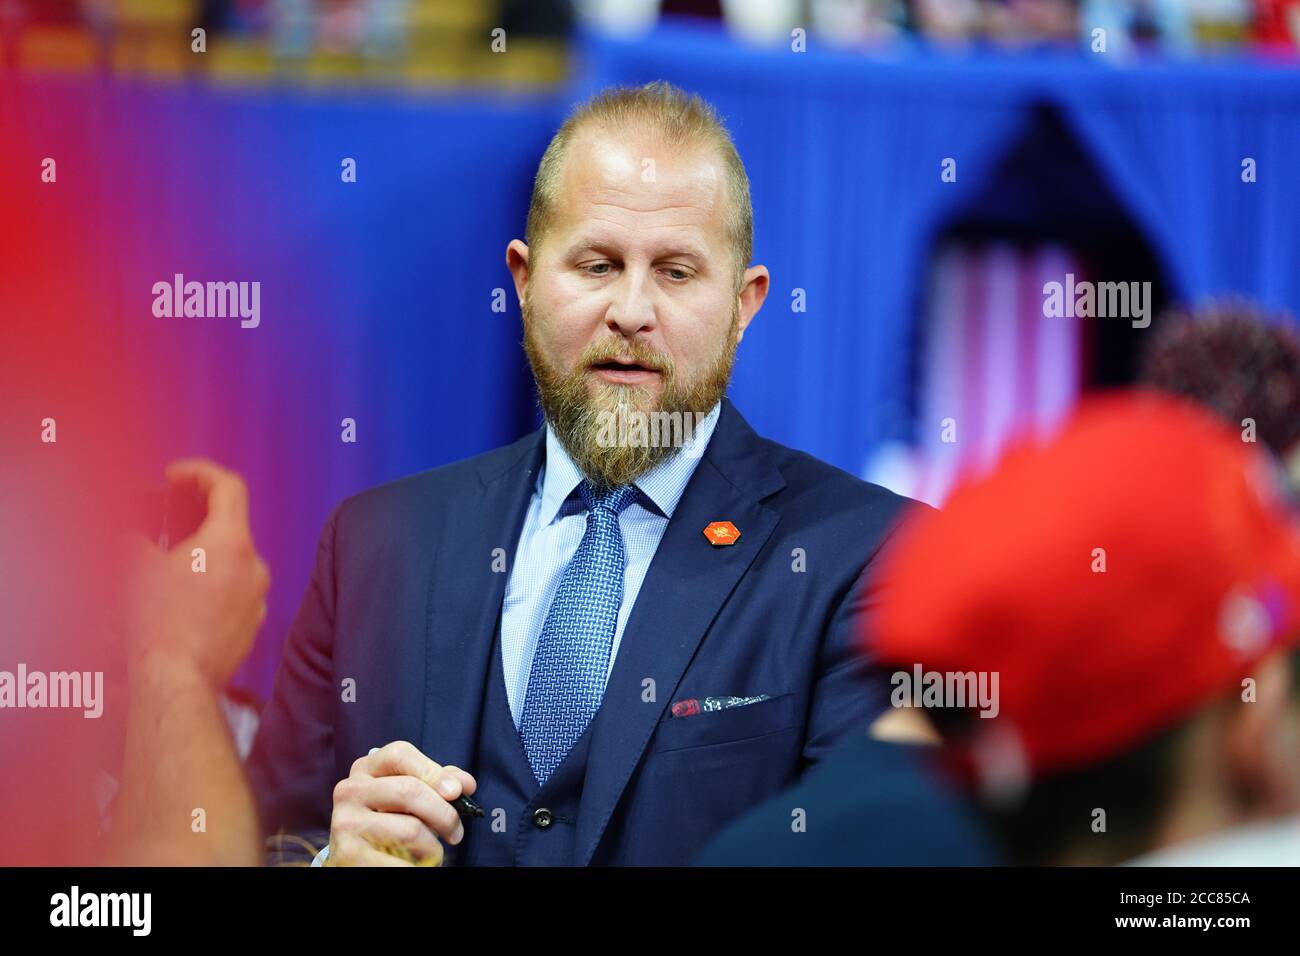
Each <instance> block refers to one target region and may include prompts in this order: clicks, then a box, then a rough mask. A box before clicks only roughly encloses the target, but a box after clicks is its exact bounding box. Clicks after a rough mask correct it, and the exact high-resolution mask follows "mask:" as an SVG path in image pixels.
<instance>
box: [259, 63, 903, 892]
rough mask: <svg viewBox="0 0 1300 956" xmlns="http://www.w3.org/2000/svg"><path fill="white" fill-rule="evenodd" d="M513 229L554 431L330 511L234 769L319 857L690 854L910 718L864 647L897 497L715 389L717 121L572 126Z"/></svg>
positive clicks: (710, 115)
mask: <svg viewBox="0 0 1300 956" xmlns="http://www.w3.org/2000/svg"><path fill="white" fill-rule="evenodd" d="M526 236H527V241H526V242H525V241H522V240H519V239H515V240H514V241H512V242H510V243H509V244H508V246H507V249H506V265H507V267H508V268H509V270H510V272H511V275H512V277H513V279H514V285H515V292H516V294H517V296H518V299H519V302H520V307H521V312H522V316H523V345H524V351H525V354H526V356H527V358H528V361H529V364H530V366H531V368H532V371H533V376H534V378H535V380H536V383H537V390H538V396H539V399H540V405H541V408H542V411H543V413H544V417H545V425H544V427H542V428H540V429H538V430H536V431H535V432H533V433H532V434H530V435H528V436H527V437H525V438H523V439H522V440H520V441H518V442H516V443H514V444H513V445H510V446H507V447H504V448H499V449H496V450H494V451H490V452H487V453H485V454H483V455H480V456H478V457H476V458H472V459H469V460H466V461H462V462H457V463H454V464H451V465H447V466H445V467H442V468H437V469H434V470H432V471H428V472H425V473H422V474H419V475H415V476H412V477H409V478H405V479H402V480H399V481H395V482H391V483H389V484H386V485H383V486H381V487H378V488H374V489H371V490H369V491H366V492H363V493H362V494H359V495H356V496H353V497H351V498H348V499H347V500H345V501H344V502H343V503H342V504H341V505H340V506H339V507H337V508H336V509H335V511H334V513H333V514H332V515H331V516H330V518H329V520H328V522H327V524H326V527H325V530H324V532H323V534H322V536H321V541H320V547H319V550H318V557H317V564H316V568H315V571H314V573H313V575H312V579H311V583H310V585H309V587H308V589H307V592H306V594H305V595H304V598H303V602H302V606H301V609H300V611H299V613H298V616H297V618H296V619H295V621H294V624H293V627H292V629H291V631H290V633H289V636H288V639H287V640H286V643H285V646H284V651H283V657H282V659H281V664H280V669H279V673H278V674H277V677H276V683H275V690H274V693H273V695H272V699H271V701H270V703H269V704H268V706H267V708H266V711H265V713H264V715H263V720H262V725H261V728H260V730H259V734H258V737H257V740H256V741H255V743H254V746H253V752H252V756H251V757H250V759H249V762H248V767H249V773H250V775H251V778H252V781H253V788H254V791H255V792H256V793H257V796H258V801H259V807H260V809H261V816H262V820H263V823H264V825H265V826H266V828H267V830H268V832H270V833H272V834H274V833H276V832H278V831H280V830H283V831H286V832H287V833H291V834H297V835H300V836H302V837H304V838H309V839H310V838H312V837H315V839H316V841H318V845H319V842H324V840H326V839H327V840H328V845H327V846H326V847H324V849H323V850H322V851H321V853H320V854H318V856H317V860H316V862H322V863H323V862H324V861H326V860H328V862H329V863H330V864H332V865H339V864H350V865H357V864H360V865H392V864H394V863H424V864H430V863H432V864H436V863H440V862H442V861H443V860H444V854H446V856H445V859H446V860H447V861H448V862H454V863H457V864H462V865H499V866H511V865H534V864H542V865H579V866H581V865H587V864H656V865H663V864H676V863H683V862H686V861H687V860H688V859H689V857H690V855H691V854H692V853H694V852H695V850H696V849H697V848H698V846H699V845H700V843H701V842H702V841H703V840H704V839H706V838H707V837H709V836H711V835H712V834H713V833H714V832H715V831H716V830H717V829H718V828H719V827H721V826H722V825H724V824H725V823H726V822H727V821H729V820H730V819H732V818H733V817H735V816H737V815H738V814H739V813H741V812H743V811H744V810H745V809H747V808H748V807H750V806H752V805H753V804H754V803H755V802H756V801H758V800H761V799H763V798H765V797H767V796H769V795H770V794H773V793H776V792H777V791H779V790H780V789H781V788H782V787H784V786H787V785H788V784H789V783H791V782H792V781H793V780H795V779H797V778H798V777H799V776H800V775H801V774H802V773H803V772H804V771H805V770H806V769H807V768H808V767H810V766H812V765H815V764H816V763H818V762H819V761H820V760H822V759H823V758H824V757H825V755H826V754H827V753H829V752H830V750H831V749H833V748H834V747H835V746H837V745H838V744H839V743H840V742H841V741H842V740H844V739H845V738H846V737H847V736H849V735H851V734H854V733H857V732H859V731H861V730H863V729H865V728H866V727H867V726H868V725H869V724H871V723H872V722H873V721H875V720H876V719H877V718H879V717H880V716H881V715H882V714H887V715H888V717H894V716H896V715H895V714H894V712H892V711H890V709H889V707H888V702H887V696H888V687H887V685H886V684H885V683H884V682H883V680H882V679H881V678H880V675H878V674H876V673H874V672H873V671H872V670H871V668H870V665H869V662H868V661H866V660H863V659H862V657H861V655H860V654H859V653H858V650H857V646H856V644H857V640H856V634H857V629H858V627H859V626H860V620H859V619H860V616H861V614H862V613H863V612H864V611H867V610H869V609H870V607H871V604H872V601H873V595H872V592H871V590H870V586H869V582H868V581H867V579H865V578H864V577H863V575H862V571H863V569H864V567H866V566H867V565H869V564H870V563H871V561H872V560H873V558H874V556H875V554H876V552H877V550H878V549H879V548H880V546H881V544H882V543H883V542H884V540H885V539H886V538H887V536H888V535H889V533H890V532H891V531H892V529H893V526H894V523H895V520H896V518H897V517H898V516H899V515H900V513H901V511H902V509H903V508H904V507H906V506H907V504H908V502H907V500H906V499H904V498H901V497H899V496H897V495H894V494H892V493H891V492H889V491H886V490H885V489H882V488H880V487H877V486H874V485H870V484H867V483H865V482H862V481H860V480H858V479H856V478H855V477H853V476H852V475H849V474H847V473H846V472H843V471H840V470H838V469H836V468H833V467H831V466H830V465H827V464H825V463H823V462H820V461H818V460H816V459H814V458H812V457H811V456H809V455H807V454H804V453H802V452H799V451H795V450H793V449H789V448H785V447H782V446H780V445H778V444H776V443H775V442H772V441H768V440H767V439H764V438H762V437H760V436H759V435H757V434H755V432H754V431H753V429H752V428H750V426H749V425H748V423H746V421H745V419H744V418H743V417H742V416H741V414H740V412H739V410H738V409H737V408H736V407H735V406H734V405H733V404H732V403H731V402H730V401H729V400H728V399H727V398H726V397H725V393H726V389H727V385H728V382H729V381H730V377H731V369H732V364H733V361H734V359H735V356H736V350H737V347H738V346H739V345H740V342H741V340H742V338H743V337H744V334H745V332H746V330H747V329H748V327H749V325H750V322H751V321H752V320H753V319H754V317H755V316H756V315H757V313H758V311H759V309H760V308H761V306H762V305H763V302H764V300H765V298H766V296H767V291H768V285H769V277H768V272H767V269H766V268H764V267H763V266H761V265H752V264H751V259H752V253H753V210H752V206H751V203H750V198H749V184H748V178H747V176H746V173H745V170H744V165H743V164H742V162H741V160H740V157H739V155H738V154H737V152H736V148H735V145H734V143H733V142H732V140H731V137H730V135H729V134H728V133H727V131H726V129H725V127H724V126H723V125H722V123H721V121H720V120H719V119H718V117H717V116H716V114H715V112H714V111H713V109H712V108H711V107H710V106H709V105H708V104H706V103H705V102H703V101H702V100H700V99H699V98H698V97H694V96H690V95H688V94H686V93H685V92H683V91H682V90H679V89H677V88H675V87H672V86H670V85H669V84H665V83H654V84H650V85H648V86H645V87H640V88H634V89H613V90H608V91H605V92H604V93H602V94H600V95H598V96H596V97H594V98H593V99H592V100H590V101H588V102H586V103H584V104H581V105H580V106H579V107H578V108H577V109H576V110H575V111H574V112H573V113H572V114H571V115H570V116H569V118H568V119H567V120H566V121H565V123H564V124H563V125H562V126H561V128H560V130H559V131H558V132H557V133H556V135H555V137H554V138H553V139H552V141H551V143H550V145H549V146H548V147H547V149H546V151H545V153H544V154H543V156H542V159H541V163H540V165H539V168H538V171H537V176H536V179H535V182H534V187H533V195H532V201H531V205H530V207H529V211H528V220H527V226H526ZM453 413H454V409H448V414H453ZM656 435H657V438H656V437H655V436H656ZM888 717H887V718H886V719H887V720H888ZM372 751H373V752H372ZM462 795H465V796H471V797H473V799H474V800H475V801H476V802H477V803H478V804H480V805H481V807H482V808H483V809H484V811H485V812H486V814H487V817H486V818H485V819H483V820H479V821H478V822H477V823H473V822H472V823H470V824H469V825H466V824H464V823H462V821H461V819H460V817H459V814H458V813H457V811H456V809H455V808H454V807H453V805H452V803H453V801H455V800H457V799H459V798H460V797H461V796H462ZM399 851H400V852H399Z"/></svg>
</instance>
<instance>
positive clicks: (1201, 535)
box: [700, 392, 1300, 865]
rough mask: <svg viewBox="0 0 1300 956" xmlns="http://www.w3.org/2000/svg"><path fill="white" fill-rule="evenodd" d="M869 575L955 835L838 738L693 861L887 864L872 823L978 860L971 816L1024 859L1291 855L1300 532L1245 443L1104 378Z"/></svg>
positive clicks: (1296, 799)
mask: <svg viewBox="0 0 1300 956" xmlns="http://www.w3.org/2000/svg"><path fill="white" fill-rule="evenodd" d="M882 571H883V574H884V578H883V581H882V583H881V586H880V592H879V593H880V606H879V610H878V615H877V618H876V620H875V622H874V626H873V628H872V633H871V634H870V635H866V636H865V638H864V639H865V640H868V641H869V642H870V646H871V649H872V653H873V654H874V655H875V656H876V658H877V659H878V660H879V661H881V662H882V663H885V664H889V665H892V666H893V667H896V668H897V670H896V671H895V672H894V674H893V677H892V678H891V680H892V681H893V682H894V684H895V697H894V700H893V703H894V704H895V706H904V707H906V706H916V705H920V706H923V707H925V708H927V711H926V712H927V713H928V714H929V715H930V717H931V722H932V723H933V725H935V726H936V727H937V728H938V730H939V733H940V734H941V736H942V738H943V743H942V745H941V746H940V747H939V748H937V749H936V750H934V751H931V752H928V753H920V754H915V755H913V756H912V757H911V758H910V759H912V760H913V761H918V762H920V763H922V764H923V765H924V766H925V770H926V772H927V773H929V774H931V775H932V779H934V780H943V781H946V785H947V787H948V788H949V793H947V794H946V795H943V796H940V797H930V798H928V804H927V805H928V806H940V807H941V808H942V812H943V816H942V817H941V820H940V823H941V825H942V826H943V827H944V830H945V833H946V834H947V836H946V837H945V839H948V840H949V841H951V846H949V847H947V848H945V847H944V846H942V845H941V844H942V841H940V840H935V839H933V838H931V837H930V836H929V833H928V829H929V826H930V821H929V819H928V813H927V812H926V811H924V810H923V811H921V812H919V813H915V812H909V811H908V809H907V806H906V803H903V802H899V803H896V804H894V805H891V806H888V807H885V808H884V811H887V812H888V813H889V814H892V817H886V816H885V815H884V812H883V811H882V805H881V803H880V802H879V800H878V799H877V798H876V797H875V795H874V794H872V792H871V791H870V789H869V788H867V787H864V786H863V785H862V782H863V781H864V780H867V779H870V777H869V776H868V775H869V774H870V773H872V772H873V770H874V766H875V765H876V764H875V762H873V761H871V760H868V759H867V758H866V757H864V756H862V755H861V754H859V755H858V756H856V757H854V756H852V755H850V754H846V756H845V757H844V758H842V759H841V761H840V762H839V764H838V768H837V770H836V774H835V777H834V778H833V779H832V778H831V776H830V770H831V768H832V767H833V766H836V762H835V761H829V762H828V763H827V767H826V768H824V769H823V770H822V771H821V776H820V777H810V779H809V781H808V782H807V783H806V784H805V786H804V787H803V788H802V790H799V791H792V792H789V793H787V794H783V795H782V796H781V797H780V798H778V799H776V800H774V801H772V802H771V803H769V804H768V805H767V806H766V807H764V808H762V809H760V810H759V811H756V812H755V813H754V814H753V815H751V816H749V817H747V818H745V819H744V820H742V821H741V822H740V823H738V824H736V825H735V826H734V827H733V828H731V829H730V830H729V831H728V832H727V833H726V834H724V835H723V836H722V837H721V838H720V839H719V841H718V842H717V843H715V844H714V845H713V846H712V847H710V848H709V849H708V850H707V851H706V852H705V853H704V855H703V856H702V858H701V861H700V862H702V863H705V864H715V865H728V864H737V863H741V864H743V863H753V862H763V861H764V859H765V860H766V861H767V862H772V863H781V862H794V863H800V862H802V863H820V862H828V861H833V862H839V863H851V862H854V861H855V857H856V859H857V861H868V862H876V861H877V860H878V858H879V854H878V852H877V851H876V849H875V848H874V847H873V846H871V845H870V843H869V842H868V841H867V838H866V834H867V833H869V832H874V831H878V830H879V829H881V827H882V825H883V824H884V823H886V820H887V819H888V820H889V821H890V823H891V826H892V827H893V828H894V829H895V830H896V831H901V833H902V834H903V835H902V836H897V837H896V838H895V841H894V842H895V843H896V844H898V851H897V853H896V854H895V856H896V859H895V860H889V861H882V862H908V861H909V860H910V861H911V862H916V863H953V862H969V861H971V852H970V850H971V847H972V846H976V845H978V844H977V843H973V842H972V841H973V840H979V839H981V838H980V837H979V836H977V835H976V832H975V831H974V830H972V828H971V827H970V826H968V824H971V822H972V820H979V821H982V824H983V829H982V831H981V832H982V833H984V834H988V835H991V837H992V838H993V840H994V841H995V842H996V844H997V845H998V847H999V849H1000V852H1001V855H1002V858H1003V859H1005V860H1006V861H1008V862H1011V863H1015V864H1098V865H1106V864H1118V863H1124V862H1130V861H1137V862H1148V861H1150V862H1167V861H1174V860H1176V861H1177V862H1185V863H1193V862H1194V863H1208V862H1228V861H1230V862H1248V863H1258V864H1263V863H1283V862H1290V863H1295V862H1296V861H1297V860H1300V822H1298V821H1297V818H1296V817H1294V816H1292V815H1293V814H1295V813H1296V812H1297V809H1300V700H1298V699H1297V688H1296V686H1295V684H1294V683H1293V674H1292V667H1293V665H1294V657H1295V654H1294V648H1295V645H1296V643H1297V638H1298V636H1300V527H1298V526H1297V524H1296V517H1295V514H1294V512H1293V511H1292V510H1291V509H1290V507H1289V504H1288V502H1287V499H1286V495H1285V492H1284V490H1283V489H1282V488H1281V486H1280V483H1279V481H1278V478H1277V472H1276V470H1275V469H1274V468H1272V467H1271V465H1270V463H1269V462H1268V461H1267V460H1266V457H1265V456H1264V455H1263V454H1261V453H1260V451H1259V450H1258V446H1256V445H1251V444H1248V443H1243V442H1242V441H1241V440H1240V437H1239V436H1238V435H1237V434H1236V433H1235V432H1232V431H1230V430H1228V429H1225V428H1224V427H1223V426H1222V424H1221V423H1220V422H1218V421H1217V420H1215V419H1213V418H1212V417H1211V416H1209V415H1207V414H1206V413H1205V412H1204V411H1202V410H1200V409H1198V408H1196V407H1194V406H1193V405H1191V404H1190V403H1186V402H1183V401H1180V400H1175V399H1172V398H1167V397H1164V396H1160V395H1156V394H1154V393H1141V392H1139V393H1135V394H1127V395H1121V396H1110V397H1106V398H1101V399H1095V400H1092V401H1090V402H1086V403H1085V404H1084V405H1083V406H1082V407H1081V409H1080V410H1079V411H1078V412H1077V413H1076V414H1075V416H1074V417H1073V418H1072V419H1071V420H1070V422H1069V423H1068V424H1067V425H1066V426H1065V428H1064V429H1063V431H1062V432H1061V433H1060V434H1059V436H1058V437H1056V438H1054V439H1052V440H1051V441H1049V442H1047V443H1046V444H1037V445H1024V446H1020V447H1017V448H1015V449H1013V450H1012V451H1011V452H1010V453H1009V454H1008V455H1007V456H1006V457H1005V458H1004V459H1003V461H1002V462H1001V464H1000V465H999V467H998V468H997V470H996V471H995V472H994V473H993V474H992V475H991V476H989V477H987V478H984V479H981V480H977V481H974V482H972V483H970V484H967V485H965V486H962V487H960V488H959V489H958V491H957V492H956V493H955V494H954V496H953V497H952V498H951V500H950V501H949V503H948V504H947V506H946V507H945V509H944V510H943V511H942V512H926V513H918V514H917V515H915V517H914V518H913V520H911V521H910V522H909V523H908V524H907V525H906V526H904V527H903V528H902V529H900V531H899V532H898V534H897V535H896V538H895V542H894V545H893V547H892V548H891V552H890V554H889V556H888V560H887V561H886V562H885V564H884V565H883V568H882ZM985 688H988V689H991V690H992V691H993V693H992V694H991V696H990V697H989V698H988V699H984V698H983V697H980V696H979V695H980V694H981V693H982V691H983V690H984V689H985ZM977 699H978V703H977ZM822 781H827V782H825V783H823V782H822ZM833 785H834V786H833ZM911 786H912V789H913V790H915V791H917V792H918V793H921V792H923V790H922V789H921V788H920V785H919V784H915V783H914V784H912V785H911ZM836 788H838V789H836ZM846 791H847V793H846ZM796 807H798V808H803V810H804V812H805V813H806V817H807V820H806V832H803V833H794V832H791V827H790V819H791V812H792V808H796ZM822 810H825V811H826V812H825V813H822V812H821V811H822ZM953 821H957V824H958V826H957V828H956V829H953ZM1265 834H1267V836H1265ZM850 841H851V842H852V846H850V847H846V846H845V845H844V844H845V843H846V842H850ZM1202 841H1223V842H1202ZM909 844H911V845H913V846H915V847H916V848H917V849H916V850H915V851H914V852H909ZM1234 844H1235V845H1237V846H1239V847H1249V848H1250V850H1251V852H1250V853H1248V854H1240V853H1238V854H1235V855H1234V854H1232V853H1229V852H1226V851H1221V850H1220V849H1217V848H1218V847H1221V846H1223V845H1234ZM760 854H762V855H760ZM1149 854H1155V855H1151V856H1148V855H1149Z"/></svg>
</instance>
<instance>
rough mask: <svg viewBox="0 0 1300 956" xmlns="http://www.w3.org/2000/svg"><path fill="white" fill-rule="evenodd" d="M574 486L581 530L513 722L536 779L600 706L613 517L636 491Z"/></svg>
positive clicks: (610, 600)
mask: <svg viewBox="0 0 1300 956" xmlns="http://www.w3.org/2000/svg"><path fill="white" fill-rule="evenodd" d="M578 491H579V493H580V494H581V495H582V500H583V503H584V504H585V505H586V506H587V530H586V531H584V532H583V535H582V541H581V543H579V545H578V550H577V551H576V552H575V553H574V555H573V560H571V561H570V562H569V566H568V567H567V568H565V569H564V575H563V576H562V577H561V578H560V586H559V588H558V589H557V590H556V592H555V597H554V598H553V599H552V600H551V606H550V609H549V610H548V611H547V612H546V622H545V623H544V624H543V625H542V633H541V636H540V637H538V639H537V650H536V652H535V653H534V654H533V666H532V670H531V671H529V674H528V691H527V692H526V694H525V695H524V713H523V716H522V717H521V718H520V719H519V736H520V737H521V738H522V739H523V743H524V752H525V753H526V754H527V755H528V763H529V765H530V766H531V767H532V768H533V775H534V776H535V777H536V778H537V782H538V783H539V784H543V783H546V780H547V778H548V777H550V775H551V773H552V772H553V771H554V770H555V768H556V767H558V766H559V765H560V762H561V761H563V760H564V758H565V756H566V755H567V754H568V753H569V751H570V750H572V749H573V745H574V744H575V743H577V741H578V738H579V737H581V736H582V732H583V731H584V730H586V729H587V724H588V723H590V722H591V718H592V717H594V716H595V714H596V711H597V710H598V709H599V707H600V700H601V698H602V697H603V696H604V694H605V675H606V673H607V672H608V670H609V652H610V648H611V647H612V646H613V644H614V628H615V626H616V625H617V624H618V609H619V605H620V604H621V603H622V600H623V568H624V565H625V564H626V563H627V560H626V558H625V556H624V553H623V532H622V531H621V530H619V526H618V516H619V513H620V512H621V511H622V510H623V509H624V508H626V507H627V506H628V505H629V504H631V503H632V501H633V500H634V499H635V498H636V488H635V487H634V486H632V485H620V486H619V487H617V488H612V489H610V490H608V491H604V492H601V493H596V492H595V491H594V490H593V488H592V486H591V484H590V483H589V482H587V481H584V482H582V484H581V485H579V486H578Z"/></svg>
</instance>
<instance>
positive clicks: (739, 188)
mask: <svg viewBox="0 0 1300 956" xmlns="http://www.w3.org/2000/svg"><path fill="white" fill-rule="evenodd" d="M588 126H594V127H597V128H599V129H602V130H612V131H616V132H623V131H626V130H628V129H642V130H647V131H650V132H652V133H654V134H656V135H657V136H658V137H659V138H660V139H661V140H662V141H663V142H664V143H665V144H666V145H668V146H672V147H683V146H704V147H707V148H711V149H714V150H716V151H717V152H718V154H719V155H720V156H721V158H722V163H723V168H724V173H725V176H726V183H727V195H728V200H729V203H728V205H729V208H728V210H727V233H728V237H729V238H730V241H731V247H732V250H733V251H734V252H735V254H736V289H737V290H739V289H740V286H741V283H742V279H743V276H744V274H745V269H746V268H747V267H748V265H749V261H750V259H751V258H753V255H754V208H753V206H752V205H751V204H750V199H749V177H748V176H747V175H746V174H745V165H744V163H742V162H741V161H740V154H739V153H738V152H736V144H735V143H734V142H732V139H731V134H730V133H729V132H727V128H726V126H725V125H724V124H723V122H722V120H721V119H720V118H719V117H718V114H717V111H716V110H714V108H713V107H712V106H710V105H709V104H708V103H707V102H705V101H704V100H703V99H701V98H700V97H699V96H696V95H695V94H693V93H687V92H686V91H685V90H683V89H681V88H680V87H676V86H673V85H672V84H671V83H667V82H664V81H663V80H656V81H655V82H654V83H647V84H646V85H645V86H637V87H628V86H624V87H610V88H609V89H606V90H602V91H601V92H600V93H598V94H596V95H595V96H593V97H592V98H591V99H589V100H587V101H586V102H584V103H581V104H579V105H578V106H577V107H575V108H574V110H573V111H572V112H571V113H569V115H568V117H567V118H566V119H565V121H564V125H562V126H561V127H560V128H559V130H558V131H557V132H556V134H555V135H554V136H553V137H552V138H551V142H550V144H549V145H548V146H547V147H546V152H545V153H543V154H542V161H541V162H540V163H539V164H538V166H537V177H536V179H534V180H533V196H532V201H531V202H530V203H529V205H528V225H527V231H526V232H525V239H526V241H527V243H528V245H529V246H530V247H532V248H533V249H536V248H537V247H538V245H539V243H540V242H541V239H542V236H544V235H545V234H546V232H547V230H548V229H549V228H550V227H551V225H552V221H553V219H554V213H555V204H556V199H557V193H558V192H559V180H560V174H561V170H562V167H563V165H564V157H565V154H566V153H567V151H568V147H569V144H570V143H571V142H572V141H573V138H574V137H575V136H576V135H577V133H578V132H579V131H580V130H582V129H584V128H586V127H588Z"/></svg>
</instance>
